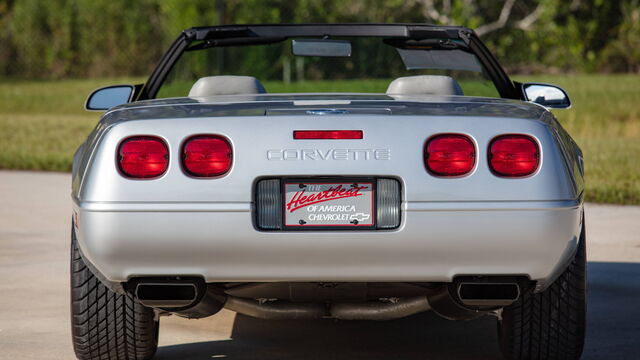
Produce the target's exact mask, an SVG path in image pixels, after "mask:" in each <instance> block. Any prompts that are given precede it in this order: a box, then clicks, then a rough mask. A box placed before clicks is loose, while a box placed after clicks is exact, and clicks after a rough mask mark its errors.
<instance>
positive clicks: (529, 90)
mask: <svg viewBox="0 0 640 360" xmlns="http://www.w3.org/2000/svg"><path fill="white" fill-rule="evenodd" d="M522 92H523V94H524V97H525V99H526V100H527V101H531V102H534V103H536V104H540V105H542V106H544V107H548V108H554V109H568V108H570V107H571V100H570V99H569V95H568V94H567V92H566V91H564V90H563V89H562V88H560V87H558V86H555V85H549V84H536V83H526V84H522Z"/></svg>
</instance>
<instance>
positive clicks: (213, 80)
mask: <svg viewBox="0 0 640 360" xmlns="http://www.w3.org/2000/svg"><path fill="white" fill-rule="evenodd" d="M266 92H267V91H266V90H265V89H264V87H263V86H262V84H261V83H260V81H258V79H256V78H254V77H253V76H235V75H221V76H207V77H203V78H200V79H198V81H196V83H195V84H193V86H192V87H191V90H190V91H189V96H192V97H198V96H214V95H239V94H264V93H266Z"/></svg>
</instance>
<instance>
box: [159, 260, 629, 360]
mask: <svg viewBox="0 0 640 360" xmlns="http://www.w3.org/2000/svg"><path fill="white" fill-rule="evenodd" d="M588 271H589V273H588V283H589V285H588V291H589V292H588V299H589V300H588V311H589V313H588V327H587V342H586V346H585V353H584V357H583V358H584V359H605V358H607V359H610V358H630V357H631V358H632V357H634V356H636V355H637V351H638V349H640V263H610V262H591V263H589V265H588ZM496 337H497V336H496V321H495V318H493V317H489V316H485V317H482V318H480V319H477V320H472V321H458V322H454V321H448V320H445V319H442V318H440V317H438V316H437V315H435V314H434V313H431V312H428V313H424V314H419V315H416V316H412V317H410V318H405V319H400V320H394V321H383V322H372V321H333V320H322V321H302V320H301V321H267V320H259V319H253V318H250V317H246V316H242V315H238V316H236V319H235V322H234V326H233V331H232V334H231V339H228V340H220V341H208V342H200V343H191V344H180V345H171V346H163V347H160V348H159V349H158V353H157V355H156V357H155V359H216V358H225V359H234V360H236V359H267V360H268V359H305V360H306V359H390V358H397V359H407V360H410V359H425V358H428V359H499V358H500V353H499V350H498V345H497V339H496Z"/></svg>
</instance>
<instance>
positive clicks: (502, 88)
mask: <svg viewBox="0 0 640 360" xmlns="http://www.w3.org/2000/svg"><path fill="white" fill-rule="evenodd" d="M295 37H319V38H322V37H379V38H382V39H399V40H400V39H407V40H423V39H460V40H462V41H464V42H465V43H466V44H467V45H468V46H469V49H470V50H471V52H473V53H474V54H475V55H476V56H477V58H478V61H480V63H481V64H482V66H483V67H484V69H485V71H486V73H487V75H488V76H489V77H490V78H491V80H492V81H493V83H494V84H495V86H496V88H497V90H498V93H499V94H500V96H501V97H503V98H508V99H520V100H522V93H521V92H520V91H518V90H517V88H516V85H515V84H514V82H513V81H511V79H510V78H509V76H508V75H507V74H506V72H505V71H504V69H503V68H502V67H501V66H500V64H499V63H498V61H497V60H496V59H495V57H494V56H493V55H492V54H491V52H490V51H489V50H488V49H487V48H486V46H485V45H484V44H483V43H482V41H480V38H478V36H477V35H476V34H475V33H474V32H473V30H471V29H468V28H466V27H461V26H438V25H428V24H273V25H221V26H205V27H194V28H191V29H187V30H184V31H183V32H182V33H181V34H180V36H178V38H177V39H176V40H175V41H174V42H173V44H172V45H171V46H170V47H169V49H168V50H167V52H166V53H165V54H164V55H163V56H162V58H161V59H160V62H159V63H158V65H157V66H156V68H155V70H154V71H153V72H152V73H151V76H150V77H149V79H148V80H147V82H146V84H145V86H144V87H143V88H142V90H141V91H140V94H139V95H138V97H137V100H146V99H153V98H155V97H156V95H157V93H158V91H159V90H160V87H161V86H162V84H163V83H164V81H165V79H166V77H167V75H168V74H169V72H170V71H171V69H172V68H173V66H174V65H175V64H176V62H177V61H178V59H180V56H182V54H183V53H184V52H185V51H190V50H198V49H204V48H208V47H216V46H234V45H236V46H241V45H257V44H266V43H274V42H280V41H284V40H286V39H289V38H295ZM194 43H196V44H195V45H193V44H194Z"/></svg>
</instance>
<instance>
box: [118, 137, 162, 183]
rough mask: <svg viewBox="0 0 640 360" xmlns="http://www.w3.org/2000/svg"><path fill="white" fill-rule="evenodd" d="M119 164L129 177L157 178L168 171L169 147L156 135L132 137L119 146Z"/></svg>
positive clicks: (121, 170) (123, 172)
mask: <svg viewBox="0 0 640 360" xmlns="http://www.w3.org/2000/svg"><path fill="white" fill-rule="evenodd" d="M118 166H119V168H120V172H121V173H122V174H123V175H125V176H126V177H129V178H134V179H149V178H155V177H158V176H160V175H162V174H164V173H165V171H167V167H168V166H169V149H168V148H167V144H165V142H164V141H163V140H162V139H161V138H159V137H156V136H134V137H130V138H127V139H125V140H124V141H123V142H122V143H121V144H120V146H119V147H118Z"/></svg>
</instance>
